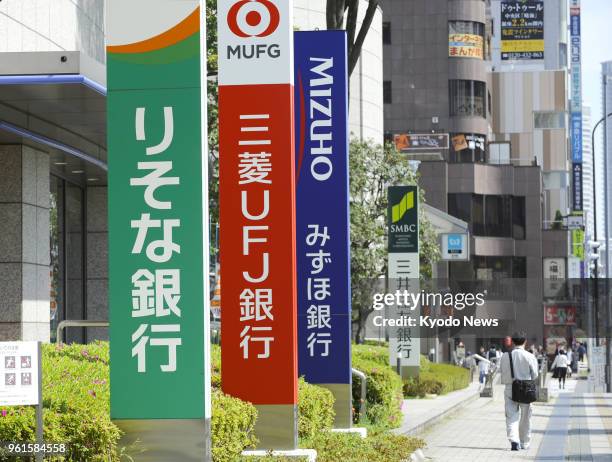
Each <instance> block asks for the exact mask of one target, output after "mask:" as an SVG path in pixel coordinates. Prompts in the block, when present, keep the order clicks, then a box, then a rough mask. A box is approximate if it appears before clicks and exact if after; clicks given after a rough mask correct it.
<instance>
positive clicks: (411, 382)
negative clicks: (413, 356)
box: [404, 361, 471, 397]
mask: <svg viewBox="0 0 612 462" xmlns="http://www.w3.org/2000/svg"><path fill="white" fill-rule="evenodd" d="M427 363H428V364H427V368H426V369H425V370H424V371H423V369H421V371H420V372H419V377H418V378H410V379H408V380H407V381H406V382H405V383H404V395H405V396H411V397H416V396H418V397H423V396H425V395H427V394H436V395H444V394H446V393H450V392H451V391H455V390H461V389H463V388H466V387H467V386H469V384H470V378H471V376H470V371H469V370H468V369H465V368H463V367H458V366H454V365H452V364H437V363H430V362H429V361H427ZM421 364H423V361H421Z"/></svg>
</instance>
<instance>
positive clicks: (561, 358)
mask: <svg viewBox="0 0 612 462" xmlns="http://www.w3.org/2000/svg"><path fill="white" fill-rule="evenodd" d="M568 362H569V361H568V359H567V356H566V354H565V351H564V350H559V354H558V355H557V356H556V357H555V360H554V361H553V363H552V366H551V367H550V368H551V369H553V370H554V376H555V377H557V378H558V379H559V389H561V388H565V376H566V375H567V364H568Z"/></svg>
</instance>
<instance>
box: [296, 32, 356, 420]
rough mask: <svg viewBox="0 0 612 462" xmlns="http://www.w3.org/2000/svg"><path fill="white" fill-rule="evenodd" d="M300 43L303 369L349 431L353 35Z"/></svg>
mask: <svg viewBox="0 0 612 462" xmlns="http://www.w3.org/2000/svg"><path fill="white" fill-rule="evenodd" d="M294 39H295V78H296V86H295V101H296V104H295V106H296V110H295V125H296V182H297V185H296V189H297V191H296V196H297V197H296V237H297V274H298V369H299V375H300V376H304V377H305V378H306V380H307V381H308V382H310V383H316V384H321V385H323V386H326V387H328V388H329V389H330V390H331V391H332V393H334V396H335V398H336V405H337V406H336V425H337V426H342V427H350V425H351V417H352V416H351V399H350V398H351V333H350V326H351V293H350V255H349V238H350V236H349V234H350V231H349V230H350V228H349V183H348V76H347V56H346V50H347V48H346V40H347V39H346V32H345V31H314V32H296V33H295V36H294ZM322 204H325V206H322Z"/></svg>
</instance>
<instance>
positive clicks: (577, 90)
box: [570, 0, 582, 212]
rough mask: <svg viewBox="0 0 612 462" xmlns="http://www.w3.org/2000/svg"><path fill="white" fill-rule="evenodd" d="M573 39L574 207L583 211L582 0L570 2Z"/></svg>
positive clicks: (571, 38) (572, 130) (572, 135)
mask: <svg viewBox="0 0 612 462" xmlns="http://www.w3.org/2000/svg"><path fill="white" fill-rule="evenodd" d="M570 41H571V44H570V46H571V51H570V56H571V68H570V71H571V75H572V89H571V124H572V128H571V134H570V135H571V140H572V183H573V195H572V209H573V210H574V211H577V212H582V69H581V67H582V64H581V43H580V42H581V39H580V0H571V2H570Z"/></svg>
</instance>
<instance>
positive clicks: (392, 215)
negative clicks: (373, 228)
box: [387, 186, 419, 253]
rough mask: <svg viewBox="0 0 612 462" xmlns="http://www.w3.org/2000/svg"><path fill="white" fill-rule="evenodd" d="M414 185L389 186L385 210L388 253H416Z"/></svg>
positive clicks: (416, 201)
mask: <svg viewBox="0 0 612 462" xmlns="http://www.w3.org/2000/svg"><path fill="white" fill-rule="evenodd" d="M418 194H419V191H418V188H417V187H416V186H390V187H389V188H388V191H387V198H388V201H389V204H388V212H387V220H388V223H387V227H388V236H389V242H388V250H389V252H390V253H418V251H419V199H418Z"/></svg>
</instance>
